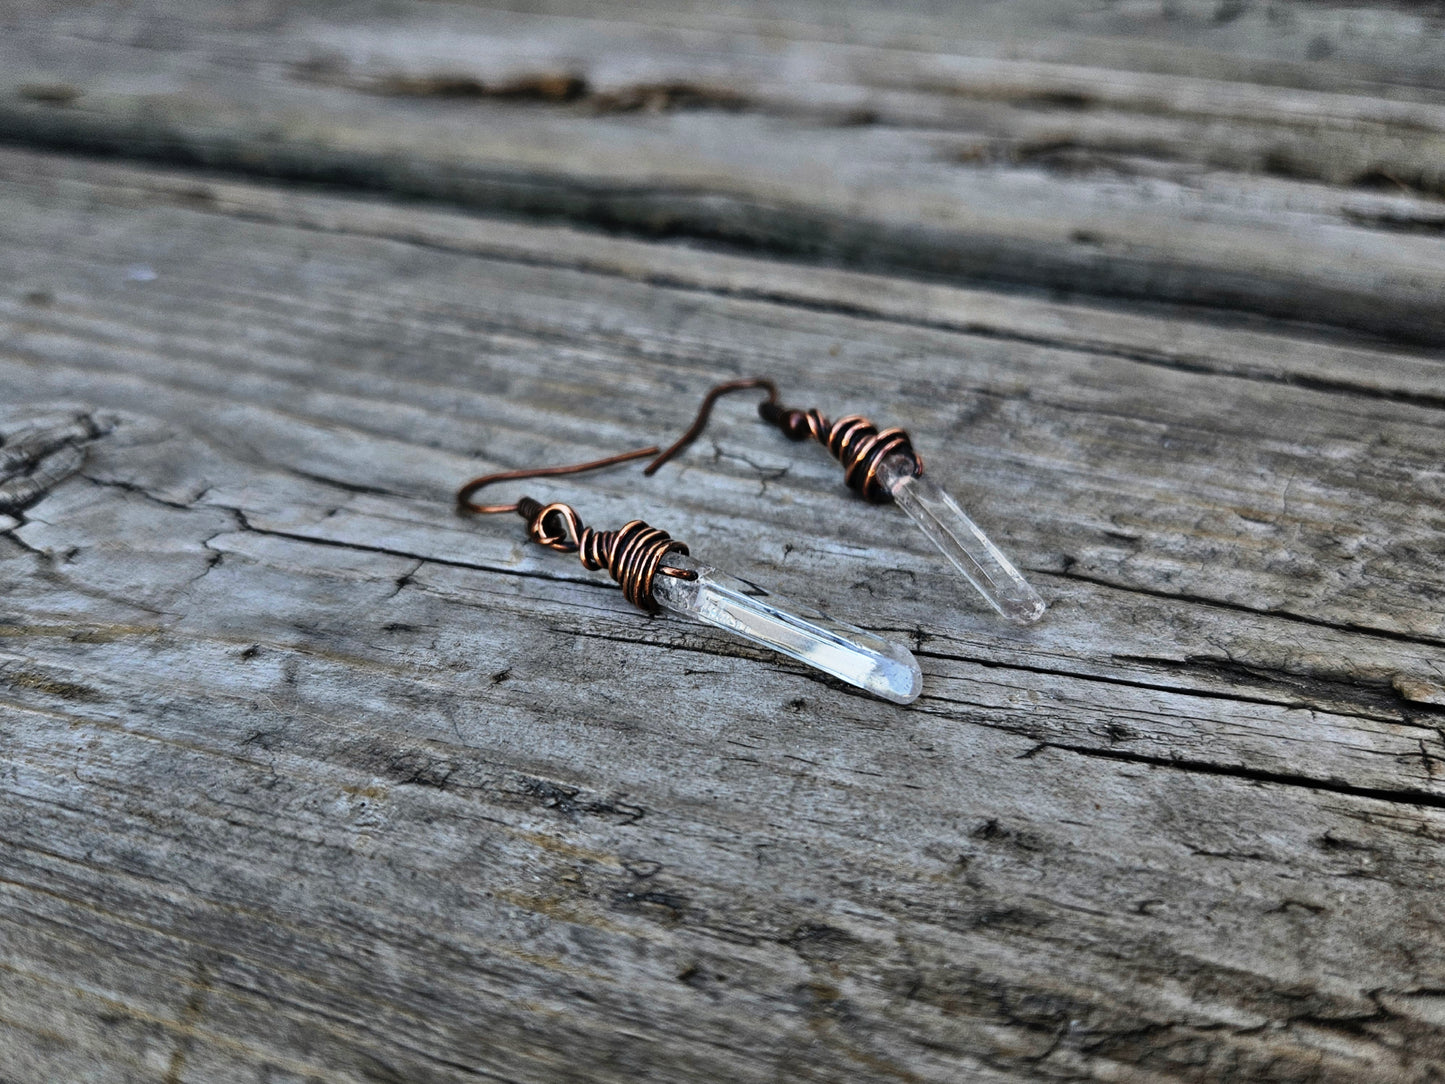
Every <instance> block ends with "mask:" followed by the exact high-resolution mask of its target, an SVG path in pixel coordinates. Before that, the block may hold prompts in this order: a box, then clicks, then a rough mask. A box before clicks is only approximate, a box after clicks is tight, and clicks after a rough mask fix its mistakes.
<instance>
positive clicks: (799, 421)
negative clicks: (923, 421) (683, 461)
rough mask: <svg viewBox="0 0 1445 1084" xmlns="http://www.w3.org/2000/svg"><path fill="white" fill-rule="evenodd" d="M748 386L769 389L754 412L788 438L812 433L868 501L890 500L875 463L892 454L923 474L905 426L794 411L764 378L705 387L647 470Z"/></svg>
mask: <svg viewBox="0 0 1445 1084" xmlns="http://www.w3.org/2000/svg"><path fill="white" fill-rule="evenodd" d="M748 388H761V389H763V390H764V391H766V392H767V393H768V397H767V399H765V400H763V402H761V403H759V404H758V414H759V416H760V417H761V418H762V419H763V420H764V421H766V422H768V423H769V424H771V425H775V426H777V427H778V428H779V429H781V430H782V431H783V433H784V435H786V436H787V437H788V439H789V440H802V439H803V438H805V437H809V436H811V437H812V438H813V439H814V440H816V441H817V442H818V443H819V444H821V445H823V447H825V448H827V449H828V451H829V452H831V453H832V455H833V458H834V459H836V460H838V462H839V463H841V464H843V481H844V482H846V483H847V485H848V486H849V488H851V489H853V490H854V491H855V492H857V493H859V494H861V495H862V496H864V497H866V498H867V499H868V500H870V501H874V502H875V503H883V502H886V501H890V500H892V499H893V497H892V494H890V493H889V492H888V490H886V489H885V488H884V487H883V483H882V482H881V481H880V480H879V478H878V468H879V467H880V466H881V465H882V463H883V460H885V459H887V458H888V457H889V456H890V455H893V454H895V453H901V454H903V455H907V456H908V457H910V458H911V459H912V460H913V473H914V476H915V477H916V476H917V475H920V474H922V473H923V457H922V456H920V455H919V454H918V453H917V452H916V451H914V450H913V442H912V441H910V440H909V439H908V434H907V433H906V432H905V431H904V430H902V429H898V428H891V429H879V428H878V427H877V426H876V425H874V424H873V423H872V422H870V421H869V420H868V419H867V418H865V417H863V415H861V414H849V415H847V416H846V417H843V418H839V419H838V420H837V421H835V422H830V421H828V419H827V418H825V417H824V416H823V414H822V413H821V412H820V411H819V410H817V409H816V408H814V409H812V410H794V409H792V408H791V407H785V406H783V405H781V404H780V403H779V402H778V388H777V385H775V384H774V383H773V382H772V381H771V380H768V379H766V378H764V377H748V378H746V379H743V380H730V381H728V382H727V383H725V384H719V385H718V386H717V387H715V388H713V389H712V390H711V391H710V392H708V393H707V396H706V397H705V398H704V399H703V401H702V406H701V408H700V409H699V410H698V413H697V417H696V418H695V419H694V420H693V423H692V425H691V426H689V427H688V430H687V432H686V433H684V434H683V435H682V436H681V437H679V438H678V439H677V441H676V442H675V443H674V444H673V445H672V447H670V448H668V449H667V450H666V451H665V452H663V453H662V454H661V455H659V456H658V457H657V458H656V459H654V460H653V461H652V462H651V463H649V464H648V465H647V472H646V473H648V474H652V473H653V472H654V471H656V470H657V468H659V467H661V466H662V465H663V464H664V463H666V462H667V461H668V460H669V459H671V458H672V457H673V456H675V455H676V454H677V453H678V452H680V451H682V450H683V449H684V448H686V447H687V446H688V445H689V444H691V443H692V442H693V441H694V440H696V439H697V438H698V436H699V435H700V434H701V433H702V431H703V429H704V428H705V427H706V426H707V420H708V416H709V415H710V414H711V413H712V406H713V403H715V402H717V400H718V399H719V398H721V397H722V396H724V395H727V394H728V393H729V392H734V391H743V390H745V389H748Z"/></svg>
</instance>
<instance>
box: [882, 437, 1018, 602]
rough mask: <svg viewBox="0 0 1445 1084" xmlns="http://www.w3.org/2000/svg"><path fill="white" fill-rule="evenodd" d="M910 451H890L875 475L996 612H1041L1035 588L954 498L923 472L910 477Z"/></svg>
mask: <svg viewBox="0 0 1445 1084" xmlns="http://www.w3.org/2000/svg"><path fill="white" fill-rule="evenodd" d="M913 470H914V462H913V457H912V456H909V455H906V454H901V453H900V454H896V455H890V456H889V457H888V458H887V459H885V460H883V462H882V463H880V464H879V466H878V480H879V481H880V482H882V484H883V488H884V489H886V490H888V492H889V493H890V494H892V496H893V500H894V501H895V502H897V504H898V507H899V508H902V509H903V511H905V512H907V513H908V515H909V516H910V517H911V518H912V520H913V522H914V523H916V524H918V526H919V528H920V529H921V530H922V531H923V533H924V534H925V535H927V536H928V538H929V541H931V542H932V543H933V544H934V545H935V546H937V547H938V548H939V549H940V550H942V551H943V555H944V556H945V557H947V558H948V559H949V560H950V561H952V562H953V563H954V565H956V566H957V568H958V570H959V571H960V572H962V573H963V574H964V576H966V577H967V578H968V582H969V583H971V584H973V585H974V587H976V588H978V592H979V594H981V595H982V596H983V597H984V598H985V599H987V600H988V603H989V605H991V606H992V607H993V608H994V609H995V610H997V611H998V612H999V613H1001V614H1003V615H1004V617H1007V618H1008V619H1009V620H1010V621H1016V622H1018V623H1019V624H1020V625H1031V624H1033V623H1034V622H1035V621H1037V620H1038V619H1039V618H1041V617H1043V615H1044V610H1045V609H1046V606H1045V604H1044V600H1043V599H1042V598H1040V597H1039V593H1038V592H1037V591H1035V590H1034V589H1033V588H1032V587H1030V586H1029V583H1028V581H1027V580H1025V579H1024V578H1023V576H1022V575H1021V574H1020V573H1019V570H1018V569H1017V568H1015V567H1014V565H1013V562H1012V561H1010V560H1009V559H1008V558H1007V557H1005V556H1004V555H1003V553H1002V551H1000V550H999V548H998V547H997V546H995V545H994V544H993V543H992V542H990V541H989V539H988V536H987V535H986V534H984V533H983V531H981V530H979V527H978V524H976V523H974V521H973V520H971V519H969V518H968V516H966V515H965V514H964V511H963V509H962V508H960V507H959V506H958V502H957V501H955V500H954V499H953V498H952V497H950V496H949V495H948V493H947V492H945V491H944V490H943V489H942V488H941V487H940V486H939V485H938V484H937V483H936V482H934V481H933V479H932V478H930V477H929V476H928V475H926V474H924V475H919V476H918V477H914V474H913Z"/></svg>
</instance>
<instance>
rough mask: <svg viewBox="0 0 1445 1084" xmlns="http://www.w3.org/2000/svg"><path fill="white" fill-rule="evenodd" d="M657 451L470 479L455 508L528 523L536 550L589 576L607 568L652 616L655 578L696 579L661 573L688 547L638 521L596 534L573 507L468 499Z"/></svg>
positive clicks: (674, 570) (672, 572)
mask: <svg viewBox="0 0 1445 1084" xmlns="http://www.w3.org/2000/svg"><path fill="white" fill-rule="evenodd" d="M656 451H657V449H656V448H641V449H638V450H637V451H634V452H625V453H623V454H622V455H614V456H610V457H608V458H607V459H598V460H594V461H592V462H590V463H576V464H572V465H569V466H565V467H540V468H537V469H534V470H514V471H502V472H500V473H498V474H488V475H484V476H483V477H481V478H474V479H472V480H471V481H470V482H468V483H467V484H466V485H464V486H462V488H461V490H460V491H458V493H457V504H458V506H459V507H460V508H461V510H462V511H465V512H475V513H477V514H479V515H492V514H495V513H498V512H516V513H517V514H518V515H519V516H521V517H522V518H523V519H525V520H526V521H527V537H528V538H530V539H531V540H532V541H533V542H535V543H537V544H538V545H539V546H546V547H547V548H548V549H553V550H556V551H557V552H558V553H575V554H577V555H578V557H579V559H580V560H581V561H582V567H583V568H586V569H588V570H590V571H593V572H595V571H597V570H598V569H602V568H605V569H606V570H607V573H608V575H610V576H611V577H612V578H613V579H614V580H616V581H617V584H618V586H620V587H621V588H622V594H623V597H625V598H626V599H627V601H628V602H630V603H632V604H633V605H634V606H637V607H639V608H640V609H643V610H646V611H647V612H648V613H656V612H657V610H658V605H657V600H656V599H655V598H653V595H652V584H653V581H654V579H655V578H656V576H657V574H658V573H659V572H661V573H662V574H663V575H666V576H675V577H677V578H678V579H683V580H695V579H697V573H696V572H692V571H688V570H686V569H680V568H664V567H663V565H662V561H663V558H665V557H666V556H667V555H668V554H669V553H682V554H686V553H687V552H688V550H687V545H686V544H685V543H683V542H679V541H677V540H676V539H675V538H673V537H672V536H671V535H669V534H668V533H667V532H666V531H663V530H660V529H658V528H656V527H651V526H649V525H648V524H646V523H644V522H643V521H642V520H640V519H634V520H633V521H632V522H630V523H627V524H624V525H623V526H622V527H621V528H619V529H618V530H615V531H598V530H594V529H593V528H591V527H588V526H586V525H584V524H583V522H582V517H581V516H579V515H578V514H577V510H576V509H575V508H573V507H572V506H571V505H567V504H560V503H553V504H543V503H542V502H541V501H537V500H534V499H532V498H531V497H523V498H521V499H520V500H518V501H517V502H516V503H515V504H476V503H475V502H474V501H473V500H472V498H473V497H474V496H475V495H476V493H477V491H478V490H480V489H482V488H483V487H485V486H489V485H491V484H492V483H493V482H506V481H519V480H521V479H523V478H543V477H555V476H556V475H559V474H577V473H579V472H581V471H587V470H596V469H598V468H600V467H607V466H611V465H612V464H614V463H625V462H627V461H628V460H631V459H640V458H642V457H643V456H645V455H652V454H653V453H654V452H656Z"/></svg>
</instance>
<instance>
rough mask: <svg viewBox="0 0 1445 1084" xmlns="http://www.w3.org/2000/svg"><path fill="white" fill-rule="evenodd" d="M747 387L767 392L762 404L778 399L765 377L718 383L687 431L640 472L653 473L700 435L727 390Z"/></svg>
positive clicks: (731, 390)
mask: <svg viewBox="0 0 1445 1084" xmlns="http://www.w3.org/2000/svg"><path fill="white" fill-rule="evenodd" d="M748 388H762V389H763V390H764V391H766V392H767V393H768V397H767V398H766V399H765V400H763V404H762V405H764V406H766V405H768V404H774V405H776V403H777V401H778V386H777V385H776V384H774V383H773V382H772V381H771V380H768V379H767V378H766V377H761V376H753V377H748V378H746V379H744V380H729V381H728V382H727V383H725V384H719V385H718V386H717V387H715V388H713V389H712V391H710V392H708V393H707V395H706V396H705V397H704V398H703V401H702V406H701V407H699V408H698V412H697V417H696V418H694V419H693V421H692V425H690V426H688V429H687V432H686V433H684V434H683V435H682V436H680V437H678V438H677V440H676V441H675V442H673V444H672V446H671V447H670V448H668V449H667V451H665V452H663V453H662V454H661V455H660V456H658V457H657V458H656V459H654V460H653V461H652V462H651V463H649V464H647V469H646V470H644V471H643V472H642V473H643V474H648V475H651V474H655V473H656V472H657V469H658V468H659V467H661V466H662V465H663V464H664V463H666V462H667V461H668V460H669V459H671V458H672V457H673V456H675V455H677V453H678V452H680V451H682V450H683V449H684V448H686V447H687V446H688V445H689V444H691V443H692V442H693V441H695V440H696V439H697V438H698V437H699V436H701V435H702V431H703V430H704V429H706V428H707V420H708V418H709V416H711V414H712V405H713V404H714V403H716V402H717V401H718V400H719V399H721V398H722V397H723V396H724V395H727V394H728V393H729V392H734V391H744V390H746V389H748Z"/></svg>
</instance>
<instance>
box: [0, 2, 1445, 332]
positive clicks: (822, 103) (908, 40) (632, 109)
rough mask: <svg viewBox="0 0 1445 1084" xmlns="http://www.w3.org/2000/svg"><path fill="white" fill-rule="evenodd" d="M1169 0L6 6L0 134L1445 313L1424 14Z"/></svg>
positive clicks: (1260, 305) (936, 262) (899, 265)
mask: <svg viewBox="0 0 1445 1084" xmlns="http://www.w3.org/2000/svg"><path fill="white" fill-rule="evenodd" d="M1006 7H1011V6H1006ZM1171 10H1172V11H1176V12H1178V13H1179V14H1178V17H1176V18H1165V19H1162V20H1161V19H1159V18H1158V17H1156V16H1154V15H1152V14H1150V15H1141V14H1140V13H1138V12H1137V11H1135V10H1121V11H1118V12H1114V13H1111V14H1103V15H1089V14H1087V13H1084V12H1082V11H1071V10H1069V9H1063V10H1062V11H1056V12H1054V13H1053V14H1051V15H1050V14H1041V8H1040V6H1038V5H1021V6H1020V10H1019V11H1017V12H1011V13H1005V14H1002V15H1000V14H999V13H997V12H993V11H991V9H985V12H984V13H983V14H982V15H980V14H978V13H976V12H973V11H969V12H968V13H967V14H966V15H963V14H961V15H960V17H959V22H958V23H957V24H956V25H955V24H950V25H946V26H944V27H942V28H940V26H939V20H938V18H937V17H936V16H935V17H933V18H932V19H929V18H927V17H926V16H924V15H923V14H921V13H918V12H913V13H908V12H902V13H896V14H888V15H883V14H878V13H876V12H871V9H870V11H869V12H868V13H866V14H863V15H859V16H858V17H857V18H855V19H848V20H842V19H838V18H836V17H835V16H832V15H830V14H829V13H825V12H822V11H820V10H817V9H813V10H811V11H808V12H803V13H799V14H798V15H797V16H795V17H793V18H780V17H779V16H778V14H777V12H775V11H773V10H772V9H771V8H770V7H769V6H766V5H763V6H760V7H759V8H756V9H755V8H752V7H750V6H741V7H736V6H730V7H729V8H728V9H727V10H725V11H724V12H722V13H717V14H700V13H698V12H696V11H694V10H693V8H692V5H684V4H677V5H673V4H658V5H648V6H645V7H635V6H632V5H627V6H625V7H619V6H617V5H610V4H598V5H595V6H589V7H586V8H579V9H573V10H572V15H571V16H563V15H561V14H560V13H559V12H557V11H553V10H547V9H545V8H543V9H542V10H536V11H532V12H530V13H528V12H526V11H518V12H503V11H494V10H488V9H485V8H480V7H475V6H467V7H461V6H456V5H426V4H418V5H400V6H397V7H395V8H388V9H386V10H384V11H381V10H376V9H373V8H370V7H365V6H361V7H357V6H347V5H338V6H336V7H334V8H332V9H328V10H327V11H325V12H320V13H318V12H316V11H308V12H307V13H304V14H299V13H290V12H287V11H283V10H279V9H278V10H274V11H272V10H269V9H268V14H267V15H265V16H256V17H253V18H251V19H250V20H247V19H246V18H245V17H240V18H239V19H238V16H237V14H236V13H235V12H234V10H233V7H232V6H231V5H216V6H211V5H197V4H186V5H174V4H165V5H159V6H157V7H155V8H147V9H143V10H139V11H136V12H131V13H127V14H125V15H121V16H117V15H115V14H114V13H113V12H111V11H110V10H109V8H108V6H106V7H97V8H84V7H82V8H80V9H78V10H77V11H75V12H73V13H71V14H69V15H68V16H66V17H64V18H56V17H55V16H54V15H53V13H50V12H48V11H47V12H46V13H45V15H44V17H43V18H38V17H35V16H31V17H30V18H25V17H24V16H23V15H20V16H13V17H12V19H11V21H10V23H9V25H8V27H7V31H8V32H7V33H6V34H5V35H4V36H3V37H0V70H3V71H5V72H6V73H8V74H7V79H8V84H7V88H6V89H7V90H8V93H3V94H0V134H3V135H4V136H5V137H6V138H9V139H11V140H23V141H32V142H48V143H50V144H51V145H56V146H62V147H67V148H90V149H95V150H102V151H106V152H110V153H122V154H127V155H146V156H151V157H159V158H163V159H167V160H172V161H179V162H191V163H201V164H207V165H213V166H220V167H224V168H227V169H231V170H242V171H246V172H252V173H256V172H259V173H264V174H269V175H279V176H287V177H292V178H298V179H309V180H319V181H326V182H339V183H343V184H347V185H358V186H364V187H370V188H378V189H382V190H386V191H403V192H408V193H412V194H421V195H425V196H428V197H432V198H441V199H446V200H451V201H456V202H461V203H465V204H470V205H473V206H476V207H480V208H484V209H489V210H493V211H513V212H523V213H528V214H546V215H552V216H563V217H567V218H571V219H575V220H578V221H584V222H589V223H591V224H594V225H602V226H606V227H612V228H621V229H624V230H628V231H635V232H642V233H648V234H653V235H662V236H678V235H682V236H692V237H696V238H701V239H707V240H711V241H715V242H724V243H727V244H731V245H738V246H744V247H749V248H754V249H762V250H765V251H768V252H776V253H782V254H786V255H789V256H792V257H797V258H803V259H808V260H825V261H832V262H839V263H845V264H849V265H855V266H863V267H869V268H874V269H885V270H897V271H904V272H908V273H910V274H915V275H917V274H926V275H929V276H940V277H945V278H948V279H952V280H955V281H961V280H970V281H987V282H1009V283H1014V284H1018V285H1026V286H1033V287H1042V288H1045V289H1048V290H1056V291H1070V292H1078V293H1083V294H1093V295H1103V296H1109V297H1124V298H1132V299H1135V300H1144V301H1149V302H1153V301H1159V300H1165V301H1174V302H1183V303H1190V304H1196V305H1203V306H1215V307H1224V308H1227V309H1237V310H1241V311H1245V312H1254V313H1264V314H1267V315H1270V316H1275V317H1286V318H1289V319H1299V320H1308V321H1315V322H1324V323H1331V324H1336V325H1342V326H1345V327H1350V328H1354V329H1363V330H1366V331H1369V332H1371V333H1373V334H1376V335H1383V336H1388V337H1391V338H1395V339H1402V338H1403V339H1408V340H1414V341H1421V342H1428V343H1433V344H1438V343H1439V342H1441V341H1442V340H1445V324H1442V323H1441V320H1442V317H1441V315H1440V314H1441V312H1442V311H1445V305H1442V301H1445V277H1442V275H1445V272H1442V271H1441V268H1442V267H1445V240H1442V237H1441V233H1440V228H1441V215H1440V207H1439V202H1438V197H1439V196H1440V195H1441V194H1442V192H1445V188H1442V187H1441V185H1442V178H1441V172H1440V163H1441V162H1442V161H1445V143H1442V140H1445V98H1442V96H1441V94H1442V91H1441V88H1440V85H1439V76H1438V72H1439V71H1440V70H1445V69H1442V67H1441V60H1442V58H1441V56H1440V54H1441V50H1442V46H1441V45H1440V42H1441V40H1445V35H1440V34H1439V33H1438V27H1437V26H1436V24H1435V22H1434V21H1433V17H1431V16H1429V15H1420V14H1417V13H1413V12H1404V11H1401V12H1389V13H1380V14H1378V15H1375V16H1372V17H1366V16H1365V15H1363V14H1361V13H1359V12H1352V11H1350V10H1348V9H1333V10H1332V9H1328V8H1326V9H1320V8H1319V7H1318V6H1317V5H1272V6H1271V7H1270V9H1269V10H1270V12H1272V13H1273V15H1267V13H1266V12H1265V11H1264V9H1257V10H1253V11H1251V12H1249V13H1248V14H1247V15H1245V14H1243V13H1240V14H1237V15H1236V14H1231V15H1230V17H1229V18H1226V19H1223V20H1220V21H1219V23H1218V25H1217V26H1216V27H1215V29H1214V30H1210V29H1207V28H1206V27H1205V26H1204V25H1203V23H1204V20H1202V19H1201V13H1202V9H1201V8H1198V7H1193V6H1189V5H1183V6H1176V7H1174V8H1171ZM579 16H581V17H579ZM1266 18H1273V19H1274V20H1275V22H1276V24H1277V25H1278V26H1279V27H1280V28H1282V29H1280V31H1279V33H1278V34H1277V35H1275V34H1271V35H1270V36H1268V37H1261V36H1260V35H1259V32H1258V28H1257V27H1252V25H1251V24H1253V23H1255V22H1256V21H1259V20H1264V19H1266ZM1060 23H1064V24H1070V23H1072V24H1073V26H1074V30H1073V31H1072V33H1065V34H1064V35H1062V36H1060V35H1059V34H1057V33H1051V31H1057V30H1059V28H1060V27H1059V24H1060ZM238 24H239V25H238ZM975 24H978V29H977V31H975V30H974V27H975ZM925 26H926V27H928V32H927V33H925V32H924V30H923V28H924V27H925ZM964 27H966V28H968V32H967V33H964V32H962V31H961V29H960V28H964ZM1085 28H1087V29H1085ZM1283 28H1288V29H1283ZM940 30H941V31H942V32H941V33H940ZM1141 33H1142V34H1143V35H1144V37H1145V39H1146V43H1136V42H1135V41H1134V40H1133V38H1132V37H1130V36H1129V35H1138V34H1141ZM1151 38H1152V41H1151V40H1150V39H1151ZM1243 42H1249V43H1251V44H1250V45H1248V46H1244V45H1242V44H1241V43H1243ZM1322 42H1323V45H1322V44H1321V43H1322ZM1309 50H1314V51H1315V52H1316V53H1328V52H1330V51H1331V50H1334V51H1335V55H1334V57H1333V58H1331V57H1328V56H1324V55H1320V56H1317V58H1316V59H1315V60H1314V61H1312V62H1310V63H1307V64H1301V63H1298V59H1299V53H1300V52H1301V51H1305V52H1307V51H1309ZM1291 52H1292V53H1293V56H1292V57H1291V59H1294V60H1296V63H1294V64H1293V65H1290V64H1287V63H1284V61H1285V59H1286V57H1287V56H1289V55H1290V54H1291ZM65 88H69V90H66V89H65ZM76 95H78V97H77V96H76ZM656 110H660V111H661V115H658V114H657V112H655V111H656ZM1381 186H1383V188H1384V189H1385V190H1384V191H1375V190H1373V189H1378V188H1381Z"/></svg>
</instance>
